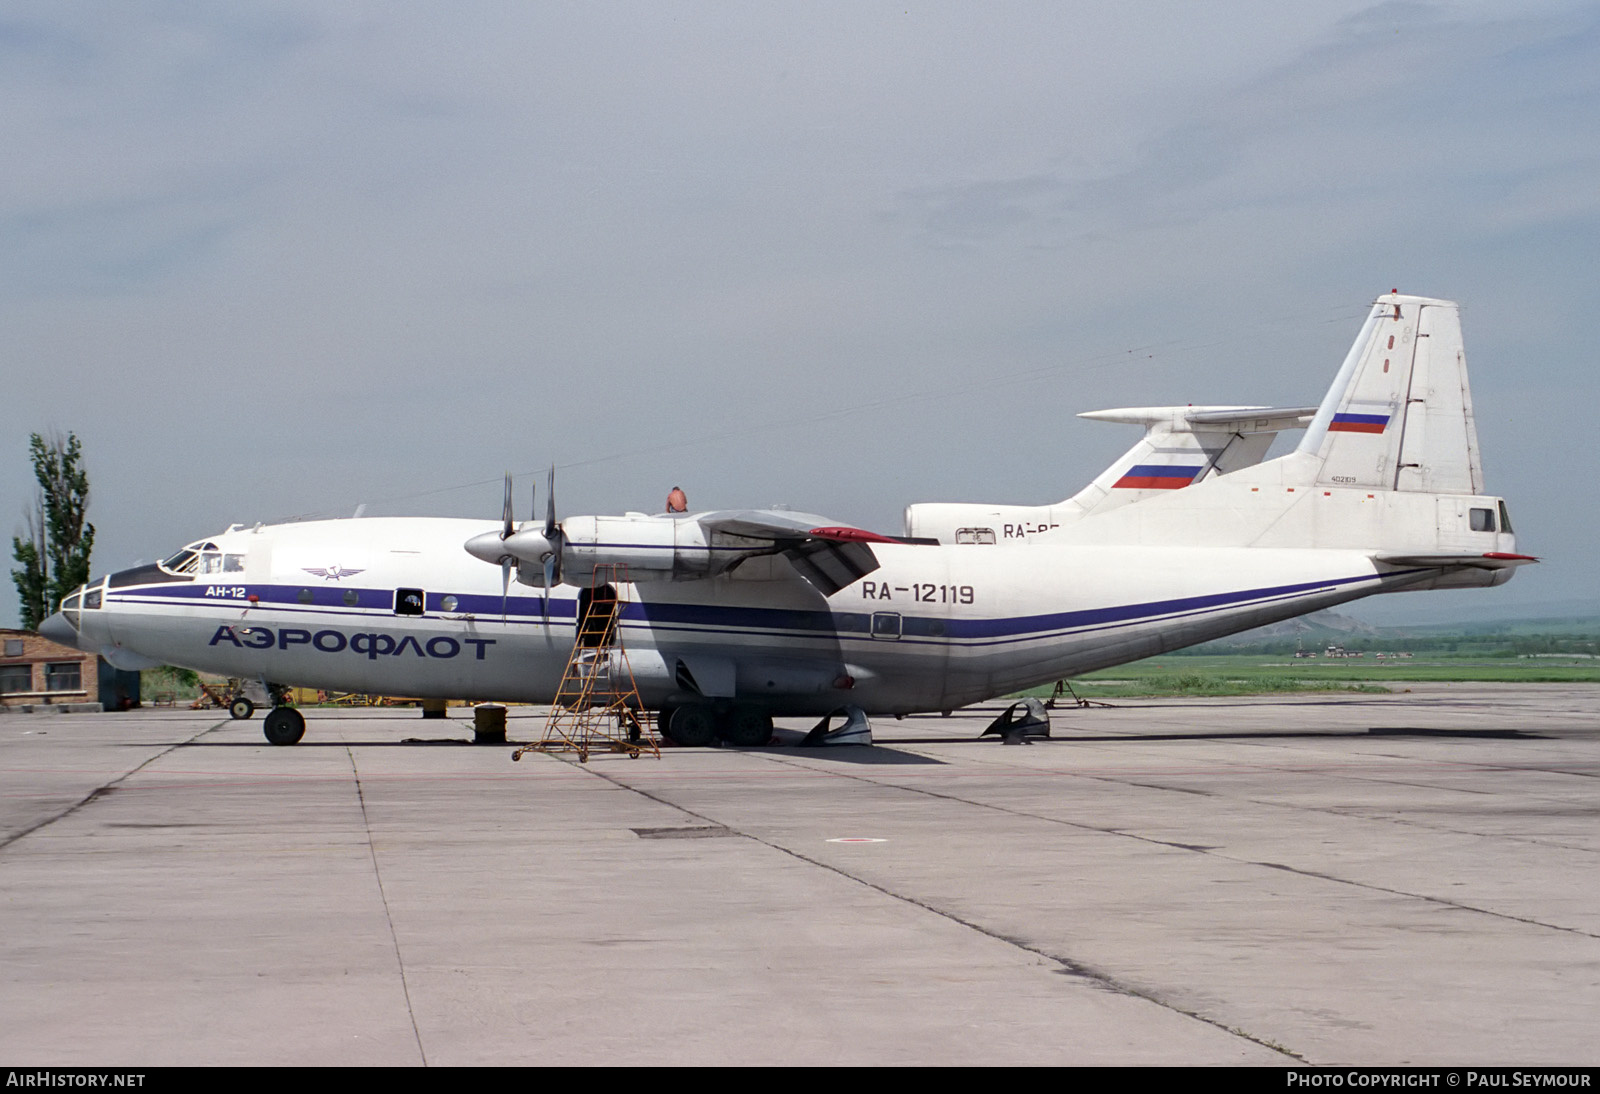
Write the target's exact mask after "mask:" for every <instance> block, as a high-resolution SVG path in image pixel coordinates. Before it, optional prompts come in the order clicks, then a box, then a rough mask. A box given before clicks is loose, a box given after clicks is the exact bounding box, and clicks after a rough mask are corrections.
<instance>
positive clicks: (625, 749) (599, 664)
mask: <svg viewBox="0 0 1600 1094" xmlns="http://www.w3.org/2000/svg"><path fill="white" fill-rule="evenodd" d="M627 582H628V573H627V567H625V566H620V565H604V566H596V567H595V570H594V578H593V581H592V583H591V585H590V588H589V595H588V598H587V599H588V605H587V610H582V609H580V613H579V618H578V626H577V635H576V639H575V640H574V642H573V643H572V656H571V657H569V658H568V659H567V667H566V671H565V672H563V673H562V674H561V683H560V684H559V685H558V686H557V688H556V695H555V703H554V704H553V705H552V706H551V707H550V714H549V716H548V717H547V718H546V719H545V723H544V735H543V737H542V738H541V739H540V740H539V741H537V742H536V743H533V744H527V745H523V746H522V747H521V748H519V749H517V750H516V751H515V752H513V753H512V754H511V758H512V759H513V760H520V759H522V755H523V753H525V752H532V751H538V752H576V753H577V754H578V762H579V763H588V762H589V753H591V752H622V753H626V754H627V755H628V756H629V757H630V758H632V759H638V758H639V756H640V755H641V754H643V753H646V752H648V753H649V754H650V755H652V756H655V757H656V758H658V759H659V758H660V756H661V742H660V741H659V739H658V738H657V737H656V734H655V731H654V730H653V729H652V728H651V726H650V712H649V711H647V710H645V709H644V704H643V703H642V702H641V701H640V699H639V687H638V685H637V684H636V683H635V682H634V679H633V667H632V666H631V665H630V664H629V663H628V651H627V650H626V649H625V648H624V647H623V645H622V641H621V627H620V626H619V624H620V622H621V619H622V611H623V608H624V606H625V605H626V603H627V601H625V600H624V599H623V598H622V594H621V593H620V592H619V590H622V589H626V588H627V587H628V584H627Z"/></svg>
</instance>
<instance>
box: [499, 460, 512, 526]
mask: <svg viewBox="0 0 1600 1094" xmlns="http://www.w3.org/2000/svg"><path fill="white" fill-rule="evenodd" d="M503 512H504V516H505V525H504V527H503V529H502V530H501V532H500V538H501V539H510V538H511V531H512V528H511V472H509V471H507V472H506V503H505V507H504V510H503Z"/></svg>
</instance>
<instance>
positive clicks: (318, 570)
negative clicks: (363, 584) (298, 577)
mask: <svg viewBox="0 0 1600 1094" xmlns="http://www.w3.org/2000/svg"><path fill="white" fill-rule="evenodd" d="M300 568H301V569H302V570H304V571H305V572H306V573H308V574H314V575H316V576H317V577H320V578H322V579H324V580H326V581H338V580H339V579H340V578H341V577H355V576H356V575H357V574H362V573H366V571H365V570H346V569H344V568H342V567H339V566H329V567H327V568H323V567H321V566H302V567H300Z"/></svg>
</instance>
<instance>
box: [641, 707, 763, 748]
mask: <svg viewBox="0 0 1600 1094" xmlns="http://www.w3.org/2000/svg"><path fill="white" fill-rule="evenodd" d="M656 724H657V725H658V726H660V727H661V732H662V734H663V735H664V736H665V737H666V738H667V739H668V740H670V741H672V742H673V743H674V744H678V745H683V746H684V747H685V748H704V747H706V746H707V745H709V744H711V743H712V742H713V741H715V740H716V739H717V738H719V737H720V738H721V739H722V740H723V741H724V742H725V743H727V744H730V745H733V746H735V747H736V748H759V747H760V746H762V745H764V744H766V743H767V742H768V741H770V740H772V715H770V714H768V713H767V712H766V711H764V710H762V709H761V708H760V707H753V706H746V705H745V704H742V703H740V704H735V705H734V706H732V707H729V708H727V709H726V710H718V709H717V708H716V707H715V706H713V705H712V704H710V703H690V704H688V705H687V706H681V707H667V708H665V709H663V710H662V711H661V712H660V713H659V714H658V715H657V716H656Z"/></svg>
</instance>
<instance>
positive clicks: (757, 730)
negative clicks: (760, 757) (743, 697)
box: [722, 706, 772, 748]
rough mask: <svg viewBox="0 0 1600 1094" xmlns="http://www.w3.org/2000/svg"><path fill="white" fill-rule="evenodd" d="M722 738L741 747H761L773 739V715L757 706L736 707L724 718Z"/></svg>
mask: <svg viewBox="0 0 1600 1094" xmlns="http://www.w3.org/2000/svg"><path fill="white" fill-rule="evenodd" d="M722 739H723V740H724V741H727V742H728V743H729V744H730V745H735V746H737V747H739V748H760V747H761V746H762V745H764V744H766V743H767V742H768V741H770V740H772V717H771V715H769V714H768V713H767V712H766V711H764V710H760V709H758V708H756V707H746V706H738V707H734V708H733V709H732V710H730V711H729V712H728V715H727V717H726V718H725V719H724V720H723V723H722Z"/></svg>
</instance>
